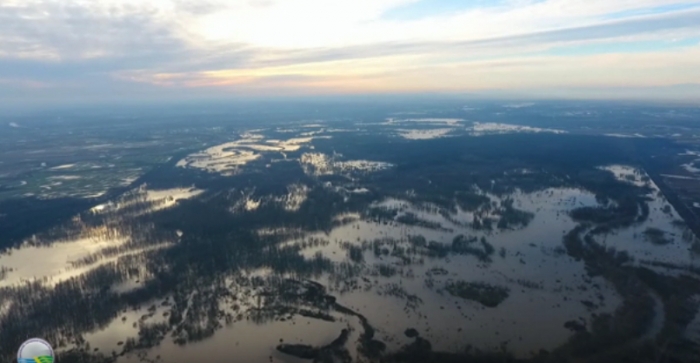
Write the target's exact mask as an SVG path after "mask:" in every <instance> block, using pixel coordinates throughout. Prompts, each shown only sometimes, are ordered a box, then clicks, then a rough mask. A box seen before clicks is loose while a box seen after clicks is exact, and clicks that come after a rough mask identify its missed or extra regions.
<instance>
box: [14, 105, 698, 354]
mask: <svg viewBox="0 0 700 363" xmlns="http://www.w3.org/2000/svg"><path fill="white" fill-rule="evenodd" d="M470 112H471V111H470ZM370 121H372V120H370ZM370 121H362V122H357V123H353V124H343V127H332V126H333V125H330V124H329V123H327V122H325V121H320V120H315V119H314V121H300V122H298V123H296V124H293V125H288V126H286V127H272V126H271V127H261V128H258V129H256V130H247V131H246V130H237V131H235V132H228V133H227V134H226V135H225V136H221V137H220V138H216V139H211V140H208V141H207V142H199V141H198V144H197V145H196V147H195V146H192V145H190V147H188V148H181V149H178V150H177V152H172V153H171V154H172V155H171V156H168V158H166V160H168V161H167V163H166V164H163V165H161V166H159V167H158V168H155V169H153V170H152V171H143V174H135V169H134V168H131V167H129V168H127V169H125V171H124V173H123V175H121V180H122V183H123V185H121V186H120V188H122V189H111V190H110V191H109V192H106V194H105V196H104V197H94V198H78V199H80V200H81V201H82V202H81V203H82V204H80V205H78V207H76V208H75V212H74V213H71V214H69V215H68V216H66V217H65V218H63V219H62V220H60V221H59V222H58V223H55V224H53V225H50V226H49V227H46V228H37V230H35V231H34V230H32V231H31V233H27V232H25V231H21V232H22V234H18V235H20V236H23V237H22V238H21V240H20V241H19V242H17V243H15V244H14V245H13V246H12V248H7V249H5V250H4V251H3V252H2V254H0V266H1V270H0V327H2V329H0V340H4V341H6V342H7V344H5V345H6V346H5V345H2V344H0V347H2V349H4V350H2V351H0V352H1V353H3V354H6V353H8V352H10V348H7V347H10V346H12V344H14V343H15V341H16V340H20V339H21V337H23V336H24V335H26V334H30V333H31V334H32V335H38V336H42V337H46V339H48V340H50V341H52V342H53V343H54V344H55V347H56V351H57V352H58V353H59V355H60V357H61V359H62V360H65V361H67V362H70V361H76V362H77V361H82V362H125V363H136V362H188V361H194V360H199V359H202V358H203V357H207V359H209V360H211V361H215V362H225V361H230V360H231V359H233V358H235V360H239V361H244V362H304V361H313V362H380V361H382V362H415V361H441V362H442V361H444V362H454V361H465V360H470V359H471V360H472V361H475V362H482V361H483V362H492V361H506V362H512V361H515V360H521V361H528V360H529V359H533V361H542V362H550V361H551V362H558V361H568V360H567V359H570V360H573V361H576V360H577V359H581V361H587V362H588V361H595V359H597V358H600V357H605V358H610V359H617V358H618V357H619V355H617V354H623V356H627V355H628V354H631V355H632V356H635V357H637V355H635V354H641V353H639V352H644V350H643V349H641V348H639V347H644V349H647V350H648V351H652V352H654V353H653V354H658V355H659V356H661V355H663V354H666V353H664V351H663V344H677V346H682V344H686V345H687V347H690V348H688V349H687V350H685V348H683V349H680V348H678V349H675V350H674V351H673V354H675V355H674V357H676V358H678V357H681V358H679V359H680V361H683V359H685V358H687V357H692V356H693V355H692V354H694V353H693V352H694V350H693V349H696V348H695V346H694V345H692V344H691V343H689V342H692V341H693V340H696V339H697V337H698V332H699V331H700V325H699V324H700V320H699V318H698V314H697V311H698V305H699V304H700V284H699V283H698V281H700V266H698V265H697V263H698V262H697V257H698V255H699V251H698V250H700V247H698V246H700V242H699V241H698V239H697V237H696V236H695V234H694V233H693V232H692V231H691V229H690V228H689V226H688V224H687V223H686V221H684V218H683V217H682V216H681V214H680V213H679V210H677V209H676V207H675V204H673V203H672V202H673V201H672V198H669V197H668V196H667V195H665V194H664V192H663V190H664V189H663V184H657V183H658V182H659V180H660V179H655V178H653V177H652V175H651V173H648V172H647V171H646V170H645V169H644V166H643V165H641V164H636V163H634V162H633V161H634V160H633V159H631V158H629V157H628V155H626V154H625V153H624V150H625V148H623V147H619V144H617V143H618V142H627V141H628V140H627V139H626V138H609V137H598V138H593V137H581V136H577V135H570V134H569V132H568V131H566V130H560V129H557V128H551V127H546V126H526V125H519V124H515V123H513V124H511V123H505V122H495V121H494V122H488V121H483V122H482V121H475V120H468V119H463V118H458V117H447V116H441V117H437V116H436V117H428V116H426V117H422V116H421V118H389V119H386V118H382V119H380V120H373V122H370ZM336 126H337V125H336ZM212 132H215V133H217V134H218V133H221V134H224V132H223V131H221V132H220V131H219V130H214V131H212ZM591 143H594V144H595V148H594V149H591V146H590V145H591ZM357 145H361V146H362V147H358V146H357ZM625 145H626V144H625ZM552 150H557V153H554V152H553V151H552ZM620 150H623V151H620ZM584 151H585V152H584ZM693 156H695V155H693ZM171 159H172V160H171ZM574 161H576V162H574ZM86 165H89V163H88V162H75V163H69V162H61V163H56V164H55V165H54V164H51V165H47V166H46V167H45V168H46V171H45V172H46V173H49V174H50V175H49V174H47V175H46V180H48V181H50V182H51V183H53V184H50V185H49V186H50V187H51V188H57V189H59V188H60V187H61V186H62V185H63V183H72V182H81V181H84V180H85V179H86V178H87V176H86V175H85V174H84V173H83V172H84V171H85V170H83V169H85V167H86ZM115 168H116V166H115ZM681 168H683V166H681ZM686 169H687V168H686ZM58 183H62V184H58ZM52 190H53V189H52ZM54 191H56V190H54ZM56 192H57V193H59V192H60V191H56ZM71 202H73V201H71ZM0 212H1V211H0ZM3 213H4V212H3ZM30 319H33V320H31V321H32V322H33V323H32V324H28V323H27V322H28V321H30ZM664 342H669V343H664ZM615 347H624V348H621V349H628V350H624V352H623V353H619V351H618V350H616V349H615ZM548 357H549V358H548ZM559 358H562V359H561V360H560V359H559ZM550 359H551V360H550Z"/></svg>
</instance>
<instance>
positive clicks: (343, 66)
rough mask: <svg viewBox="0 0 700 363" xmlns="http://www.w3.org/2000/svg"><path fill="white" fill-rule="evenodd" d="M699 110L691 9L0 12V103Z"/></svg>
mask: <svg viewBox="0 0 700 363" xmlns="http://www.w3.org/2000/svg"><path fill="white" fill-rule="evenodd" d="M420 93H438V94H440V93H445V94H471V95H479V94H483V95H509V96H512V95H516V96H521V97H525V98H528V97H532V98H538V97H544V98H546V97H554V98H557V97H560V98H591V99H599V98H600V99H608V98H619V99H663V100H671V101H690V102H700V0H696V1H682V0H493V1H489V0H197V1H194V0H148V1H144V0H0V100H1V101H0V102H2V103H3V104H28V105H35V104H42V103H51V102H54V103H69V102H88V103H89V102H105V101H110V100H116V101H130V100H131V101H139V100H173V101H177V100H191V99H227V98H245V97H277V96H306V95H308V96H314V95H348V94H352V95H356V94H370V95H371V94H420Z"/></svg>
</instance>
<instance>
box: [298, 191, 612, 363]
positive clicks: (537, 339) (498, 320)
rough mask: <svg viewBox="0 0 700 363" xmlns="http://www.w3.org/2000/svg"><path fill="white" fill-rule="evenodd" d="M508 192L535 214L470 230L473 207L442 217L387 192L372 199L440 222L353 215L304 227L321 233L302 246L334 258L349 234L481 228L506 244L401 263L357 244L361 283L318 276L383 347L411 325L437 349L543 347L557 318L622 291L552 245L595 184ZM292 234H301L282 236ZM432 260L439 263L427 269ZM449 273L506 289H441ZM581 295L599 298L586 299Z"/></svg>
mask: <svg viewBox="0 0 700 363" xmlns="http://www.w3.org/2000/svg"><path fill="white" fill-rule="evenodd" d="M509 197H510V198H512V199H514V200H515V203H514V206H515V207H516V208H518V209H522V210H526V211H531V212H533V213H535V218H534V220H533V221H532V222H531V223H530V225H528V226H527V227H526V228H524V229H522V230H515V231H493V232H477V231H474V230H473V229H471V228H469V227H464V225H466V224H467V223H469V222H471V221H472V214H471V213H468V212H464V211H461V210H460V211H458V213H455V214H454V215H452V216H451V218H450V220H448V219H446V218H444V217H443V216H442V215H440V214H438V213H435V212H430V211H429V209H428V208H419V207H416V206H414V205H412V204H411V203H409V202H407V201H401V200H396V199H388V200H385V201H384V202H382V203H378V204H377V205H376V207H383V208H393V209H397V210H399V211H400V214H399V215H401V214H402V213H406V212H411V213H413V214H415V215H417V216H418V218H420V219H422V220H427V221H431V222H438V223H440V224H441V226H442V227H443V228H442V229H429V228H423V227H417V226H407V225H403V224H398V223H391V224H388V225H385V224H383V223H376V222H371V221H364V220H360V219H358V220H356V221H355V222H353V223H350V224H347V225H344V226H342V227H338V228H336V229H334V230H333V231H332V232H331V233H330V234H329V235H324V234H317V235H313V236H308V237H307V239H310V238H320V239H325V240H328V241H329V243H328V244H327V245H321V246H318V247H313V248H307V249H305V250H303V251H302V253H303V254H304V255H305V256H307V257H308V258H311V257H313V256H314V255H316V254H317V253H321V254H323V255H324V256H326V257H328V258H329V259H331V260H332V261H334V262H337V263H341V262H349V259H348V254H347V251H346V250H345V249H344V248H343V247H342V245H343V243H347V242H349V243H351V244H354V245H361V244H362V242H364V241H373V240H375V239H384V238H391V239H392V240H395V241H398V244H397V245H398V246H401V247H405V248H409V247H410V244H409V242H408V237H409V236H412V235H422V236H424V237H425V238H426V240H428V241H431V240H433V241H437V242H439V243H441V244H445V245H450V244H451V242H452V239H453V238H454V237H455V236H457V235H459V234H465V235H473V236H476V237H479V238H481V237H485V238H486V239H487V240H488V242H489V243H491V244H492V245H493V246H494V247H495V248H496V250H497V251H498V250H499V249H501V248H504V249H505V257H500V256H499V255H498V254H496V255H494V256H493V257H492V260H493V261H492V262H491V263H485V262H481V261H479V260H478V259H477V258H476V257H474V256H463V255H450V256H448V257H446V258H430V257H424V258H423V263H422V264H420V263H415V264H409V265H405V264H404V263H402V262H401V259H400V258H398V257H392V256H379V257H377V256H375V255H374V254H373V253H372V251H371V249H370V250H369V251H365V252H364V262H363V263H362V267H363V273H362V274H361V279H362V278H363V277H364V278H366V279H368V280H369V283H367V282H360V287H359V288H350V289H348V287H347V286H346V285H347V279H345V280H344V279H342V278H340V280H341V281H340V282H339V281H337V280H333V279H332V278H329V279H328V280H324V281H320V282H322V283H324V284H328V285H329V286H330V289H331V293H334V294H339V295H338V299H339V302H340V303H342V304H343V305H345V306H347V307H349V308H351V309H353V310H355V311H357V312H359V313H361V314H363V315H365V317H367V319H369V321H370V322H371V323H373V324H374V326H375V328H376V329H377V330H378V336H379V337H380V339H381V340H383V341H385V342H387V343H388V345H389V347H390V348H394V349H396V348H399V347H400V346H401V345H404V344H407V343H410V340H409V339H408V338H405V337H404V336H403V332H404V330H405V329H408V328H415V329H416V330H418V331H419V333H421V335H422V336H423V337H425V338H427V339H428V340H430V341H431V342H432V343H433V346H434V348H436V349H441V350H448V351H455V350H460V349H461V348H464V346H463V344H464V342H469V343H470V344H472V345H473V346H475V347H477V348H481V349H496V348H498V347H500V346H501V345H502V344H506V345H507V347H508V349H509V350H511V351H512V352H514V353H516V354H518V355H520V356H527V355H529V353H530V352H531V351H533V350H534V351H537V350H538V349H540V348H542V349H551V348H554V347H556V346H558V345H560V344H562V343H564V342H565V341H566V339H567V338H568V336H570V335H571V332H570V331H568V330H567V329H565V328H564V323H565V322H567V321H569V320H584V321H589V319H590V317H591V314H592V313H594V312H595V313H598V314H600V313H603V312H612V311H613V310H614V309H615V308H616V307H617V306H618V305H619V303H620V298H619V296H618V295H617V293H616V292H615V291H614V290H613V288H612V287H611V286H610V285H609V284H608V283H607V282H606V281H605V280H603V279H601V278H589V277H588V276H587V274H586V271H585V270H584V265H583V262H577V261H574V260H573V259H571V258H570V257H569V256H567V255H566V254H563V253H562V252H561V251H557V250H556V248H557V247H560V246H561V241H562V236H563V235H564V234H565V233H566V232H568V231H569V230H571V229H573V228H574V227H575V225H576V224H575V223H574V222H573V221H572V220H571V219H570V218H569V216H568V214H567V212H568V211H569V210H571V209H573V208H576V207H580V206H585V205H589V206H590V205H596V204H597V202H596V200H595V196H594V195H593V194H591V193H588V192H584V191H581V190H577V189H548V190H544V191H541V192H537V193H533V194H524V193H515V194H513V195H511V196H509ZM491 198H496V197H493V196H492V197H491ZM346 218H347V216H346ZM455 222H456V223H455ZM449 230H451V231H449ZM293 243H301V241H299V242H293V241H292V242H289V244H293ZM390 249H391V247H390ZM380 265H384V266H386V265H389V266H393V267H394V268H395V269H396V270H397V271H398V272H397V274H396V275H395V276H392V277H384V276H382V275H381V274H378V273H377V269H378V267H379V266H380ZM435 269H440V272H439V273H437V274H435V273H431V271H434V270H435ZM457 280H466V281H476V282H486V283H489V284H493V285H498V286H503V287H507V288H508V289H509V290H510V296H509V297H508V298H507V299H506V300H505V301H504V302H503V303H502V304H501V305H499V306H498V307H496V308H486V307H484V306H482V305H480V304H479V303H477V302H473V301H468V300H463V299H460V298H458V297H454V296H452V295H450V294H449V293H447V292H446V291H444V290H443V287H444V286H445V284H446V283H447V282H449V281H457ZM402 295H408V296H416V297H417V298H418V299H420V302H418V303H411V302H409V301H408V299H406V297H405V296H402ZM582 301H588V302H592V303H593V304H595V305H596V306H597V307H596V308H595V309H589V308H587V307H586V305H584V304H583V303H582ZM377 306H381V307H382V308H381V309H377V308H376V307H377ZM533 327H537V329H536V330H533ZM535 331H536V333H534V332H535Z"/></svg>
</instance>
